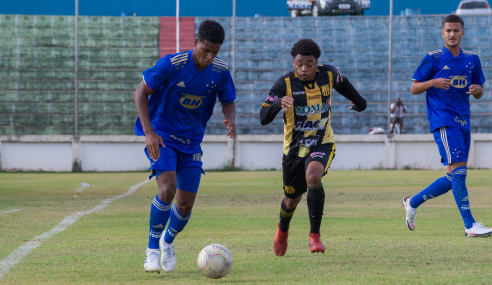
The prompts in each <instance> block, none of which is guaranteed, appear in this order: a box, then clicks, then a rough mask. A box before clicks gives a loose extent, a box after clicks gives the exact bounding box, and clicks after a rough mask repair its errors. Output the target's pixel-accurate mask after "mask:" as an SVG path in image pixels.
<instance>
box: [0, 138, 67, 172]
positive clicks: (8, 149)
mask: <svg viewBox="0 0 492 285" xmlns="http://www.w3.org/2000/svg"><path fill="white" fill-rule="evenodd" d="M1 147H2V149H1V155H2V160H1V162H2V170H7V171H16V170H23V171H70V170H72V145H71V144H70V143H17V142H3V143H2V144H1Z"/></svg>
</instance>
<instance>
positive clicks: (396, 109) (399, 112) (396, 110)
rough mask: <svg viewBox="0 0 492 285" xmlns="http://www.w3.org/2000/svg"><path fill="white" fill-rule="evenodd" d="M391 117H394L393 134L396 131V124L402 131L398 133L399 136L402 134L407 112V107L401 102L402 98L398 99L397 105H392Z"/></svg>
mask: <svg viewBox="0 0 492 285" xmlns="http://www.w3.org/2000/svg"><path fill="white" fill-rule="evenodd" d="M390 108H391V110H390V111H391V117H393V116H394V119H393V127H391V133H393V131H394V130H395V124H398V125H399V127H400V131H399V132H398V133H399V134H401V133H402V130H403V113H406V112H407V109H405V106H404V105H403V102H402V101H401V99H400V98H397V99H396V103H393V104H391V107H390Z"/></svg>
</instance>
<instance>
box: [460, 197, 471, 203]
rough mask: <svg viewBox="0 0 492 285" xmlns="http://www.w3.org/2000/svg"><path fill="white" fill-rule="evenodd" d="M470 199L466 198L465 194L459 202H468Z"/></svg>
mask: <svg viewBox="0 0 492 285" xmlns="http://www.w3.org/2000/svg"><path fill="white" fill-rule="evenodd" d="M469 201H470V199H468V196H466V197H465V198H463V200H461V202H469Z"/></svg>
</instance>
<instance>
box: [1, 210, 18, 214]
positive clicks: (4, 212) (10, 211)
mask: <svg viewBox="0 0 492 285" xmlns="http://www.w3.org/2000/svg"><path fill="white" fill-rule="evenodd" d="M20 210H21V209H10V210H8V211H3V212H0V214H7V213H14V212H19V211H20Z"/></svg>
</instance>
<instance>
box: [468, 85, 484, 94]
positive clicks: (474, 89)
mask: <svg viewBox="0 0 492 285" xmlns="http://www.w3.org/2000/svg"><path fill="white" fill-rule="evenodd" d="M468 90H469V91H468V92H466V94H470V95H477V94H478V93H480V92H481V91H482V86H480V85H478V84H472V85H470V89H468Z"/></svg>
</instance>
